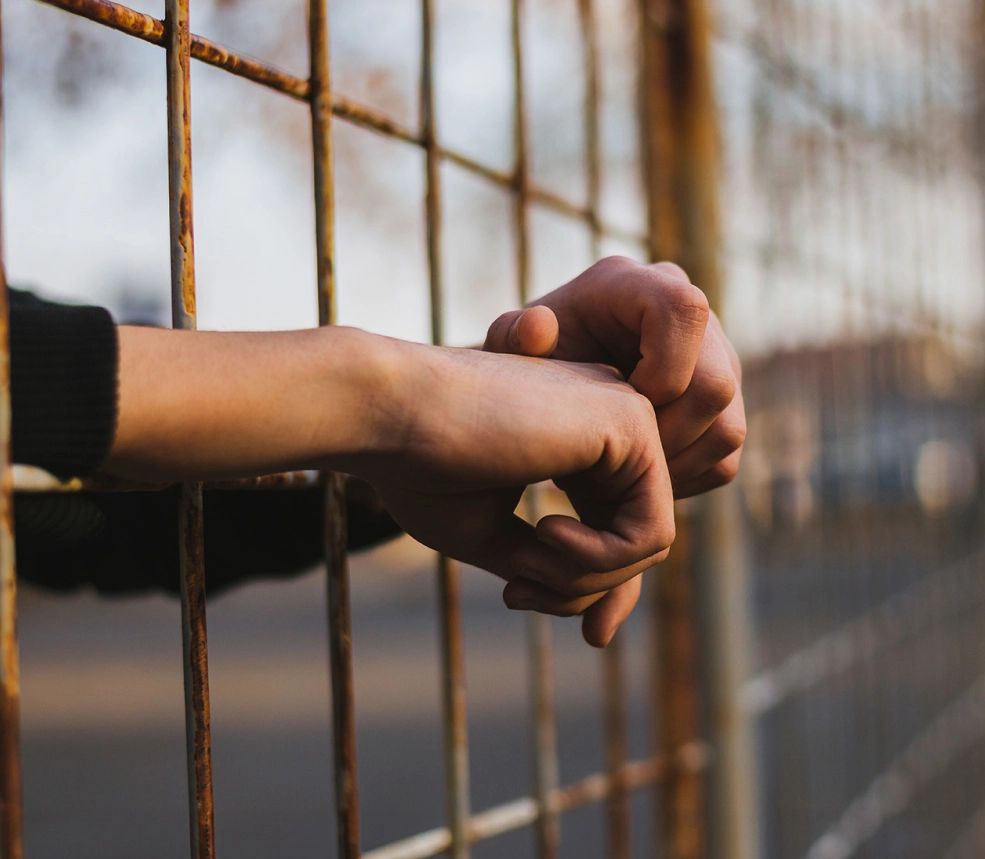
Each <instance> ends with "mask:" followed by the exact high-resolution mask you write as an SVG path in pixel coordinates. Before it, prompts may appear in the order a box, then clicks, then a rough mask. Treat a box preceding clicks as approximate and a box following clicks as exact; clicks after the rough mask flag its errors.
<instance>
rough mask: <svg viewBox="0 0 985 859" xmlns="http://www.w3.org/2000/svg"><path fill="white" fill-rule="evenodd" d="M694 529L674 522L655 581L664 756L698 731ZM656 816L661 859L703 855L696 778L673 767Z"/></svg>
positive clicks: (700, 790) (657, 697) (700, 789)
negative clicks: (670, 542)
mask: <svg viewBox="0 0 985 859" xmlns="http://www.w3.org/2000/svg"><path fill="white" fill-rule="evenodd" d="M693 527H694V526H693V524H692V523H691V522H690V521H689V520H688V519H687V518H684V517H678V524H677V539H676V540H675V541H674V549H673V551H672V552H671V555H670V557H669V558H668V559H667V561H666V562H665V563H664V564H663V565H662V566H661V567H659V568H658V570H657V572H656V575H655V576H654V581H653V592H652V594H653V616H654V633H655V635H654V638H655V642H654V648H653V650H654V655H655V669H656V670H655V672H654V673H655V675H656V683H655V684H654V707H655V710H654V712H659V713H660V718H658V719H657V720H656V733H657V735H656V741H657V748H658V749H660V750H661V751H662V752H664V753H667V752H668V751H669V750H671V749H677V748H680V747H681V746H684V745H687V744H688V743H690V742H694V741H696V740H697V739H698V736H699V730H700V725H699V712H698V708H699V702H698V684H697V682H696V679H697V677H698V664H697V653H696V646H697V641H696V639H697V635H696V632H695V628H694V626H695V618H694V613H695V610H696V609H695V604H696V600H695V596H694V593H693V587H694V585H693V574H692V571H691V570H690V569H689V568H688V566H689V564H690V563H691V562H692V558H693V554H694V547H693V546H692V545H691V542H692V539H693ZM656 812H657V814H658V815H659V817H658V819H659V820H660V825H661V831H662V832H663V833H664V838H665V839H666V841H667V843H666V844H665V845H664V851H665V852H661V853H660V854H659V855H661V856H668V857H672V859H698V857H701V856H703V855H704V854H705V844H704V838H705V836H704V825H703V817H704V812H705V802H704V785H703V783H702V780H701V778H700V777H699V776H698V775H697V774H696V773H694V772H692V771H691V770H689V769H687V768H678V767H671V768H670V770H669V772H668V776H667V782H666V785H665V786H664V789H663V790H662V791H660V792H659V795H658V797H657V808H656Z"/></svg>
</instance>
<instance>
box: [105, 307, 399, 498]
mask: <svg viewBox="0 0 985 859" xmlns="http://www.w3.org/2000/svg"><path fill="white" fill-rule="evenodd" d="M393 348H394V341H389V340H387V339H386V338H381V337H375V336H374V335H370V334H366V333H365V332H362V331H358V330H355V329H349V328H332V329H314V330H307V331H291V332H264V333H220V332H183V331H170V330H161V329H151V328H134V327H125V326H124V327H121V328H120V329H119V349H120V353H119V414H118V421H117V431H116V437H115V439H114V442H113V446H112V449H111V451H110V454H109V457H108V458H107V460H106V462H105V464H104V466H103V470H104V471H105V472H107V473H110V474H115V475H119V476H123V477H130V478H137V479H145V480H162V479H165V480H172V479H208V478H221V477H233V476H248V475H256V474H267V473H272V472H276V471H285V470H291V469H300V468H322V467H326V468H327V467H338V466H339V465H340V464H341V463H343V462H344V461H345V460H346V459H347V458H350V457H358V456H359V455H361V454H363V453H365V452H366V451H367V450H368V449H369V448H378V447H382V446H385V444H386V441H385V439H384V438H382V437H381V433H392V432H394V431H395V429H396V428H395V427H394V426H393V421H392V420H390V419H388V416H387V415H384V414H381V413H380V410H381V409H386V407H387V406H386V404H387V403H388V402H389V401H390V400H391V399H392V398H391V397H389V396H388V391H387V390H386V389H387V387H388V385H389V384H391V382H392V378H391V373H390V372H389V369H388V368H389V367H391V366H395V365H394V362H393V360H392V356H391V355H390V354H389V352H390V350H392V349H393Z"/></svg>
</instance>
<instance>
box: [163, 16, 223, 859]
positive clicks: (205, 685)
mask: <svg viewBox="0 0 985 859" xmlns="http://www.w3.org/2000/svg"><path fill="white" fill-rule="evenodd" d="M164 8H165V19H164V24H165V39H166V45H165V47H166V50H167V97H168V183H169V184H168V187H169V199H170V223H171V311H172V320H173V325H174V327H175V328H183V329H187V330H193V329H194V328H195V245H194V235H193V229H192V162H191V157H192V143H191V80H190V77H191V69H190V63H191V36H190V34H189V29H188V0H166V2H165V7H164ZM178 540H179V558H180V575H181V621H182V646H183V650H184V674H185V732H186V739H187V744H188V800H189V806H190V809H189V811H190V828H191V852H192V856H193V857H196V859H212V857H214V856H215V830H214V812H213V807H212V740H211V734H210V725H209V667H208V640H207V635H206V625H205V548H204V534H203V523H202V485H201V483H187V484H184V485H183V486H182V487H181V490H180V497H179V501H178Z"/></svg>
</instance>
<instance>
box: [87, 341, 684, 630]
mask: <svg viewBox="0 0 985 859" xmlns="http://www.w3.org/2000/svg"><path fill="white" fill-rule="evenodd" d="M294 468H332V469H335V470H340V471H346V472H348V473H351V474H355V475H357V476H360V477H363V478H364V479H366V480H368V481H369V482H370V483H372V484H373V485H374V487H375V488H376V489H377V490H378V491H379V492H380V494H381V496H382V497H383V499H384V501H385V503H386V505H387V508H388V510H389V511H390V512H391V514H392V515H393V516H394V518H395V519H396V520H397V521H398V522H399V523H400V524H401V525H402V526H403V527H404V528H405V529H406V530H407V531H408V532H409V533H410V534H412V535H413V536H415V537H416V538H417V539H419V540H421V541H422V542H424V543H425V544H427V545H429V546H431V547H432V548H435V549H438V550H440V551H443V552H445V553H447V554H449V555H451V556H452V557H456V558H459V559H460V560H463V561H466V562H468V563H472V564H475V565H477V566H480V567H483V568H485V569H487V570H490V571H491V572H494V573H496V574H497V575H499V576H501V577H503V578H504V579H508V580H512V579H515V578H516V577H517V576H518V575H519V574H521V573H522V575H523V576H524V577H525V578H526V580H528V581H531V582H536V583H539V584H540V585H541V586H542V587H543V588H544V589H545V592H546V593H549V594H555V595H558V598H559V599H562V600H567V601H568V602H567V603H566V606H567V608H566V609H565V610H564V613H575V611H582V610H584V609H586V608H588V607H589V606H591V605H592V604H593V603H594V602H597V601H599V600H600V599H602V597H603V595H604V594H605V593H606V592H607V591H609V590H611V589H612V588H613V587H615V586H616V585H619V584H621V583H622V582H625V581H627V580H629V579H631V578H633V577H634V576H636V575H637V574H638V573H639V571H640V570H642V569H643V568H645V567H646V566H649V565H650V564H652V563H654V562H655V561H657V560H660V559H661V558H663V557H664V556H665V555H666V552H667V550H668V547H669V545H670V543H671V542H672V540H673V536H674V525H673V501H672V490H671V484H670V478H669V475H668V473H667V467H666V463H665V461H664V457H663V451H662V448H661V445H660V439H659V435H658V431H657V424H656V420H655V418H654V414H653V409H652V406H651V405H650V403H649V402H648V401H647V400H646V399H645V398H644V397H642V396H640V395H639V394H637V393H636V392H635V391H634V390H633V389H632V388H631V387H630V386H629V385H627V384H625V383H623V382H622V381H621V380H620V379H619V377H618V374H617V373H616V372H615V371H612V370H609V369H607V368H603V367H598V366H593V365H575V364H565V363H562V362H557V361H545V360H541V359H534V358H524V357H516V356H512V355H498V354H489V353H477V352H474V351H469V350H456V349H442V348H437V347H431V346H421V345H417V344H411V343H405V342H402V341H397V340H391V339H389V338H384V337H377V336H375V335H371V334H367V333H365V332H362V331H358V330H355V329H345V328H335V329H319V330H313V331H299V332H284V333H261V334H227V333H209V332H202V333H189V332H175V331H166V330H164V331H162V330H154V329H141V328H122V329H121V330H120V407H119V424H118V430H117V435H116V440H115V442H114V445H113V448H112V451H111V453H110V456H109V459H108V461H107V463H106V466H105V470H106V471H108V472H110V473H113V474H118V475H121V476H128V477H138V478H144V479H158V480H159V479H196V478H197V479H203V478H208V477H227V476H234V475H237V476H241V475H251V474H262V473H269V472H271V471H277V470H283V469H294ZM549 478H550V479H555V480H557V481H559V482H560V483H561V484H562V485H563V486H564V488H565V490H566V491H567V492H568V493H569V496H570V497H571V498H572V501H573V502H574V504H575V507H576V509H577V511H578V513H579V516H580V519H581V521H579V520H576V519H573V518H569V517H559V516H550V517H545V518H544V519H543V520H541V522H539V523H538V524H537V526H536V527H534V526H531V525H528V524H527V523H525V522H523V521H522V520H521V519H520V518H519V517H517V516H516V515H515V514H514V510H515V508H516V506H517V503H518V502H519V499H520V495H521V494H522V492H523V489H524V488H525V487H526V486H527V485H528V484H530V483H534V482H537V481H540V480H544V479H549ZM603 602H604V601H603ZM572 606H573V607H572ZM598 616H599V618H600V621H599V623H598V624H596V625H592V624H588V625H587V626H586V637H587V638H588V639H589V641H590V642H591V643H593V644H604V643H606V642H607V641H608V638H609V637H611V633H612V631H614V628H615V627H614V626H611V624H609V622H608V620H607V618H608V615H606V614H605V612H604V611H601V610H600V611H599V612H598ZM610 627H611V628H610Z"/></svg>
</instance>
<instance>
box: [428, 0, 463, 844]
mask: <svg viewBox="0 0 985 859" xmlns="http://www.w3.org/2000/svg"><path fill="white" fill-rule="evenodd" d="M434 20H435V16H434V4H433V2H432V0H422V2H421V81H420V92H421V118H420V119H421V141H422V142H423V145H424V153H425V188H426V192H425V201H424V217H425V226H426V230H427V236H426V240H427V258H428V284H429V289H430V304H431V339H432V342H434V343H436V344H440V343H442V342H443V340H444V324H443V320H444V314H443V304H444V301H443V298H444V296H443V292H442V261H441V160H442V156H441V150H440V149H439V147H438V137H437V122H436V117H435V98H434ZM437 576H438V602H439V611H440V614H441V669H442V670H441V688H442V714H443V725H444V731H445V747H444V757H445V790H446V793H447V796H446V801H447V807H448V825H449V829H450V832H451V842H450V843H451V846H450V848H449V856H450V857H452V859H468V857H469V855H470V853H471V851H470V849H469V838H468V821H469V816H470V811H471V798H470V791H469V741H468V710H467V707H466V702H465V652H464V642H463V634H462V608H461V594H460V582H459V571H458V566H457V564H456V563H455V562H454V561H453V560H452V559H451V558H447V557H445V556H443V555H442V556H441V557H439V558H438V568H437Z"/></svg>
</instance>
